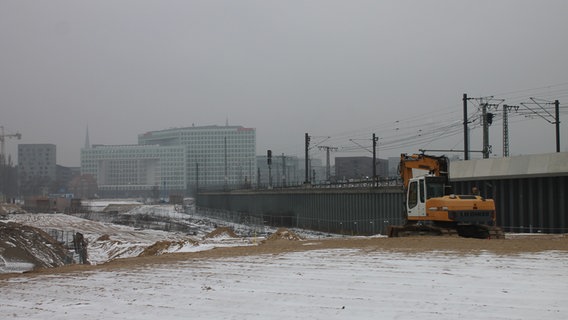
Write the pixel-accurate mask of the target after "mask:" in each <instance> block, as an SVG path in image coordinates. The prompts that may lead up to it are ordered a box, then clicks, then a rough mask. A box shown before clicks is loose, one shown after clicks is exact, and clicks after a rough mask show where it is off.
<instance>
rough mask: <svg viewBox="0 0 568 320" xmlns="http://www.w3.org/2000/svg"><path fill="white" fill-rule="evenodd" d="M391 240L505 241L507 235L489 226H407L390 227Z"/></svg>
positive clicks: (499, 229)
mask: <svg viewBox="0 0 568 320" xmlns="http://www.w3.org/2000/svg"><path fill="white" fill-rule="evenodd" d="M388 236H389V238H397V237H417V236H444V237H458V236H459V237H464V238H476V239H504V238H505V234H504V233H503V230H501V228H499V227H494V226H487V225H459V226H456V227H455V228H447V227H439V226H432V225H420V224H407V225H404V226H389V228H388Z"/></svg>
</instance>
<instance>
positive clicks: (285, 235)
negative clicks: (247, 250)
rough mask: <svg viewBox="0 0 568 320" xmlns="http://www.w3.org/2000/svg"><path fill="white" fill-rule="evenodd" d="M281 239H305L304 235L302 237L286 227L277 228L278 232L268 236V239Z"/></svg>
mask: <svg viewBox="0 0 568 320" xmlns="http://www.w3.org/2000/svg"><path fill="white" fill-rule="evenodd" d="M279 239H283V240H294V241H297V240H304V239H303V238H302V237H300V236H299V235H297V234H296V233H294V232H293V231H290V230H288V229H286V228H280V229H278V230H276V232H274V233H273V234H271V235H270V237H268V238H267V239H266V240H279Z"/></svg>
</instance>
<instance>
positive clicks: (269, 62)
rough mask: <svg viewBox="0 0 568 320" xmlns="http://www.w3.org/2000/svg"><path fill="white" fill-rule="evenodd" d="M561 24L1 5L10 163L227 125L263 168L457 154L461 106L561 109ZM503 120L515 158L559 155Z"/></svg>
mask: <svg viewBox="0 0 568 320" xmlns="http://www.w3.org/2000/svg"><path fill="white" fill-rule="evenodd" d="M566 16H568V1H562V0H559V1H493V0H492V1H454V0H448V1H399V0H394V1H378V0H375V1H370V0H369V1H358V0H354V1H333V0H311V1H299V0H298V1H296V0H287V1H281V0H280V1H270V0H268V1H267V0H257V1H244V0H240V1H235V0H217V1H215V0H203V1H192V0H183V1H140V0H131V1H59V0H51V1H28V0H18V1H16V0H14V1H7V0H0V52H1V53H0V110H1V113H0V125H3V126H4V127H5V130H6V132H7V133H13V132H16V131H18V132H20V133H22V135H23V138H22V140H20V141H17V140H13V139H10V140H7V141H6V145H7V151H9V152H10V153H11V154H12V156H13V158H14V160H15V154H16V150H17V149H16V146H17V143H54V144H56V145H57V160H58V163H59V164H62V165H68V166H78V165H79V160H80V148H81V147H82V146H83V144H84V141H85V130H86V127H87V125H88V126H89V131H90V139H91V143H97V144H133V143H136V142H137V135H138V134H139V133H143V132H146V131H150V130H159V129H165V128H169V127H183V126H191V125H192V124H195V125H213V124H217V125H224V124H225V121H226V120H227V119H228V121H229V124H231V125H243V126H246V127H253V128H256V129H257V153H258V154H265V152H266V151H265V150H266V149H272V150H273V152H274V153H276V154H280V153H286V154H291V155H299V156H302V155H303V144H304V133H305V132H308V133H310V134H311V135H312V136H313V139H312V141H314V144H316V143H320V145H326V146H334V147H338V148H339V150H338V152H336V153H334V156H352V155H371V154H370V153H369V152H367V151H365V150H363V149H362V148H361V147H360V146H359V145H361V146H370V145H371V142H370V138H371V135H372V134H373V133H377V135H378V136H379V137H381V140H380V141H379V156H380V157H381V158H383V157H386V156H397V155H398V154H400V153H401V152H417V151H418V149H420V148H426V149H461V148H463V142H462V140H463V133H462V131H461V118H462V101H461V98H462V94H463V93H467V94H468V95H469V96H470V97H482V96H491V95H494V96H495V98H499V99H506V101H505V102H504V103H505V104H509V105H518V104H519V103H520V102H531V101H530V100H529V97H537V98H540V99H547V100H555V99H558V100H560V103H561V105H562V106H568V102H567V101H568V35H567V31H568V19H566ZM539 101H540V100H539ZM534 107H535V108H538V106H536V105H535V106H534ZM469 109H470V111H471V112H470V115H471V117H472V120H473V119H476V122H474V123H473V124H472V127H474V129H473V130H472V132H471V135H472V137H471V139H472V140H471V149H473V150H480V149H481V142H480V141H481V130H480V128H479V126H476V123H478V122H479V121H478V116H477V115H476V113H477V108H476V106H475V101H472V103H471V104H470V108H469ZM561 110H563V111H562V112H563V113H561V122H562V129H561V145H562V151H566V150H567V149H568V127H567V126H566V123H568V119H566V118H567V117H566V114H567V112H566V111H565V110H566V108H564V109H561ZM500 114H501V112H500V111H499V116H497V117H496V120H495V122H494V124H493V126H492V127H491V129H490V130H491V141H490V143H491V144H492V145H493V153H494V154H495V155H497V156H500V155H501V154H502V142H501V141H502V140H501V139H502V135H501V130H502V129H501V128H502V126H501V124H502V122H501V116H500ZM510 117H511V120H510V121H511V123H510V133H509V134H510V150H511V154H513V155H515V154H528V153H543V152H554V151H555V139H554V138H555V136H554V135H555V131H554V125H552V124H550V123H548V122H546V121H545V119H543V118H541V117H538V116H537V117H535V118H527V117H524V116H522V115H520V114H518V113H517V114H515V113H511V114H510ZM323 137H330V138H329V139H327V140H325V139H326V138H323ZM350 139H351V140H352V141H350ZM411 142H412V143H411ZM312 154H313V156H316V157H323V156H324V153H323V151H319V150H318V149H317V148H315V149H314V150H312ZM460 155H461V154H460ZM474 156H475V157H478V156H479V157H480V155H477V154H476V155H474Z"/></svg>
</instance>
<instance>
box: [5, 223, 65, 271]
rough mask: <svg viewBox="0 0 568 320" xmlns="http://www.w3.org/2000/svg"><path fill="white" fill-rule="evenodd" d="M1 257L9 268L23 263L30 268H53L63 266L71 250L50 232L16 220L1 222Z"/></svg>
mask: <svg viewBox="0 0 568 320" xmlns="http://www.w3.org/2000/svg"><path fill="white" fill-rule="evenodd" d="M0 257H1V258H2V260H3V261H5V262H4V268H7V269H9V266H10V265H11V264H21V263H24V264H27V265H29V266H30V267H31V268H30V269H38V268H52V267H58V266H63V265H64V264H65V263H66V262H68V261H69V259H70V257H69V251H68V250H67V249H66V248H65V247H64V246H63V245H61V244H60V243H59V242H57V241H56V240H55V239H53V238H52V237H51V236H50V235H49V234H48V233H46V232H44V231H42V230H40V229H37V228H34V227H30V226H26V225H22V224H19V223H15V222H8V223H2V222H0ZM21 271H25V270H20V272H21ZM2 272H3V270H0V273H2Z"/></svg>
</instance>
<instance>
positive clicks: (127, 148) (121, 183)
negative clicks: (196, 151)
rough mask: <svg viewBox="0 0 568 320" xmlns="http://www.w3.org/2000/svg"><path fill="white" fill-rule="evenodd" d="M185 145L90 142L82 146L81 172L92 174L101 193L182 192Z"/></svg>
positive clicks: (156, 193)
mask: <svg viewBox="0 0 568 320" xmlns="http://www.w3.org/2000/svg"><path fill="white" fill-rule="evenodd" d="M185 155H186V149H185V147H184V146H158V145H143V146H141V145H113V146H108V145H93V146H92V147H90V146H86V147H85V148H83V149H81V173H82V174H91V175H93V176H94V177H95V178H96V180H97V183H98V188H99V192H100V193H101V196H131V195H136V196H140V195H147V196H150V197H151V196H153V197H156V196H160V197H166V196H167V195H169V194H183V193H184V192H185V188H186V186H187V180H186V179H187V174H186V169H187V164H186V157H185Z"/></svg>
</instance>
